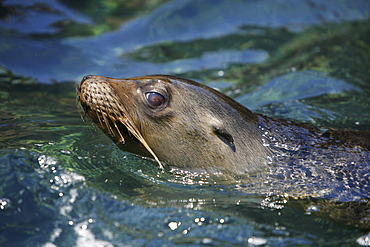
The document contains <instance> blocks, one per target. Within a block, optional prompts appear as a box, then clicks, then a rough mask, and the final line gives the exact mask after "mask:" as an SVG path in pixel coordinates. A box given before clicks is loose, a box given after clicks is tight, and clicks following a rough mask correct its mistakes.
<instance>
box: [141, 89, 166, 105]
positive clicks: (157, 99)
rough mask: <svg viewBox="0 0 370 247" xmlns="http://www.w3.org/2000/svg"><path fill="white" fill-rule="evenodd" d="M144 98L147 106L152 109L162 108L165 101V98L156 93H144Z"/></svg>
mask: <svg viewBox="0 0 370 247" xmlns="http://www.w3.org/2000/svg"><path fill="white" fill-rule="evenodd" d="M145 97H146V100H147V101H148V103H149V105H150V106H151V107H153V108H158V107H160V106H162V105H163V104H164V103H165V101H166V99H165V97H164V96H163V95H162V94H160V93H157V92H149V93H146V94H145Z"/></svg>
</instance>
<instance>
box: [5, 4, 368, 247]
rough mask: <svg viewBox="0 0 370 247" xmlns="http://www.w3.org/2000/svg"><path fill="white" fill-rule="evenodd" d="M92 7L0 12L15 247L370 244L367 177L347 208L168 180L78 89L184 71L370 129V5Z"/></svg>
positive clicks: (234, 185)
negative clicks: (122, 143) (82, 108)
mask: <svg viewBox="0 0 370 247" xmlns="http://www.w3.org/2000/svg"><path fill="white" fill-rule="evenodd" d="M79 3H80V4H77V3H74V2H73V1H50V0H49V1H27V3H24V1H3V3H2V4H1V10H2V11H1V13H2V14H1V21H0V29H1V32H2V35H1V37H0V44H1V46H0V47H1V49H0V64H1V71H0V105H1V107H0V113H1V114H0V116H1V117H0V128H1V133H2V134H1V136H0V139H1V142H0V147H1V150H0V152H1V155H0V166H1V168H0V171H1V172H0V181H1V182H2V183H1V185H0V245H1V246H175V245H176V246H199V245H206V246H232V245H240V246H246V245H251V246H253V245H257V246H356V245H357V246H358V245H359V244H361V245H366V244H367V245H369V240H367V239H368V238H369V235H367V234H369V221H368V218H367V220H366V212H367V215H368V212H369V211H367V210H369V201H368V200H369V198H368V197H366V195H367V194H368V193H369V191H368V190H366V188H368V187H366V186H368V184H367V183H366V180H365V181H364V180H362V183H364V184H362V185H360V186H359V188H362V189H363V190H362V192H361V191H360V192H359V193H358V194H357V196H358V197H356V198H357V199H356V198H355V199H352V200H353V201H345V202H343V203H338V201H336V200H333V199H330V198H325V197H324V198H321V199H318V198H312V197H305V198H300V197H299V198H293V197H289V196H286V195H282V194H279V193H267V192H266V191H264V192H263V193H262V192H261V191H262V190H260V188H259V187H254V186H253V184H252V185H251V184H248V183H247V182H246V181H243V180H235V181H232V182H230V181H222V180H219V179H217V178H214V177H207V176H198V177H194V176H193V174H181V173H164V174H163V173H161V172H160V171H159V170H158V169H157V168H156V167H155V164H153V163H151V162H149V161H145V160H142V159H139V158H136V157H133V156H131V155H128V154H126V153H123V152H121V151H120V150H118V149H117V148H116V147H115V146H114V144H112V143H111V141H110V140H108V139H107V138H106V137H105V136H104V135H103V134H102V133H101V132H100V131H99V130H97V129H95V128H94V127H93V125H92V124H91V123H84V122H83V120H82V119H81V117H80V114H79V112H78V110H77V107H76V94H75V85H76V83H77V82H79V80H81V78H82V76H83V75H86V74H99V75H105V76H112V77H129V76H136V75H145V74H151V73H170V74H175V75H179V76H183V77H186V78H191V79H195V80H198V81H201V82H203V83H206V84H208V85H210V86H213V87H216V88H219V89H220V90H221V91H223V92H224V93H226V94H228V95H230V96H232V97H234V98H236V99H237V100H239V101H240V102H242V103H243V104H245V105H246V106H248V107H250V108H253V109H254V110H255V111H258V112H261V113H264V114H267V115H270V116H276V117H282V118H288V119H292V120H299V121H304V122H308V123H311V124H314V125H316V126H317V127H321V128H326V127H335V128H352V129H362V130H369V129H370V128H369V126H370V97H369V94H370V87H369V80H368V78H369V71H368V65H369V64H370V52H369V43H370V40H369V37H370V35H369V27H370V24H369V13H370V3H369V2H368V1H325V2H324V3H323V2H322V1H303V0H301V1H285V2H281V1H267V0H266V1H146V2H145V4H144V5H143V3H142V2H140V1H138V2H135V1H132V2H130V4H128V3H127V4H126V3H119V4H118V3H115V2H114V1H79ZM297 78H298V79H297ZM295 81H296V83H294V82H295ZM293 89H294V90H293ZM355 171H356V170H355ZM362 171H363V174H362V177H363V178H366V176H368V173H366V172H368V171H369V170H368V167H363V169H362ZM355 182H356V181H355ZM309 185H310V184H308V183H307V184H303V185H302V186H303V188H305V187H306V188H307V186H308V188H309ZM301 192H302V191H301ZM351 213H352V215H351ZM360 213H364V215H361V214H360ZM361 216H363V217H365V222H362V223H359V222H358V221H356V220H353V219H356V218H358V217H360V218H361ZM367 217H368V216H367ZM366 237H367V238H366Z"/></svg>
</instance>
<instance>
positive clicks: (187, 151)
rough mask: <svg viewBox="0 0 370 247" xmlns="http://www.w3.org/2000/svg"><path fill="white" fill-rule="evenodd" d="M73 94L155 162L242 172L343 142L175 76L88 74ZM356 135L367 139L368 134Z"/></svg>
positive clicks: (126, 146) (120, 139)
mask: <svg viewBox="0 0 370 247" xmlns="http://www.w3.org/2000/svg"><path fill="white" fill-rule="evenodd" d="M78 99H79V102H80V104H81V106H82V108H83V109H84V111H85V112H86V113H87V115H88V116H89V117H90V118H91V119H92V120H93V121H94V122H95V123H96V124H97V125H98V126H99V127H100V128H101V129H102V130H103V131H104V133H105V134H107V135H108V136H109V137H110V138H111V139H112V140H113V141H114V142H115V143H116V144H117V145H118V146H119V147H120V148H121V149H122V150H124V151H127V152H130V153H133V154H136V155H139V156H142V157H146V158H151V159H155V160H156V161H157V163H158V164H159V166H160V167H162V166H163V164H166V165H168V166H170V167H176V168H180V169H190V170H196V171H206V172H210V173H225V172H231V173H234V174H246V173H254V172H260V171H263V170H264V169H267V168H268V167H269V163H271V162H272V160H273V159H275V160H280V161H281V162H285V161H282V157H295V158H296V159H298V160H299V159H306V158H305V157H307V155H306V154H307V153H309V152H310V151H311V149H312V152H316V153H317V155H321V154H322V151H321V150H322V149H327V148H329V147H330V146H332V144H333V143H334V145H336V146H341V145H344V146H345V145H347V144H348V143H347V142H343V141H339V142H338V141H337V140H333V138H330V136H331V135H332V133H331V132H330V131H328V132H326V133H325V134H323V133H322V132H321V131H320V130H318V129H315V128H313V127H310V126H306V125H303V124H293V123H291V122H287V121H283V120H281V121H280V120H276V119H272V118H268V117H266V116H262V115H259V114H255V113H253V112H251V111H250V110H248V109H247V108H245V107H244V106H242V105H240V104H239V103H237V102H236V101H234V100H233V99H231V98H229V97H228V96H226V95H224V94H222V93H220V92H219V91H217V90H215V89H212V88H209V87H207V86H205V85H203V84H200V83H197V82H195V81H192V80H187V79H183V78H180V77H176V76H168V75H150V76H140V77H133V78H129V79H114V78H108V77H102V76H92V75H89V76H85V77H84V78H83V79H82V81H81V83H80V84H79V85H78ZM353 132H355V131H351V133H353ZM355 135H356V136H360V139H361V140H362V141H363V140H368V139H370V138H367V137H369V136H370V135H369V134H368V133H367V137H366V136H364V135H363V134H362V133H361V134H356V133H355ZM336 136H338V135H336ZM365 142H366V141H365ZM367 142H368V141H367ZM344 146H343V147H341V148H347V147H344ZM352 146H354V147H356V143H355V144H354V145H352ZM310 148H311V149H310ZM313 148H314V149H313ZM350 148H352V147H350ZM336 150H337V149H335V150H334V151H331V153H333V152H336ZM346 150H347V151H346V152H349V153H351V152H352V151H351V150H352V149H348V148H347V149H346ZM348 150H349V151H348ZM353 152H358V151H353ZM304 155H306V156H304ZM323 155H325V154H323ZM333 162H335V161H333ZM318 169H321V167H319V168H318Z"/></svg>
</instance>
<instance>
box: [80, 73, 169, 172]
mask: <svg viewBox="0 0 370 247" xmlns="http://www.w3.org/2000/svg"><path fill="white" fill-rule="evenodd" d="M109 80H114V79H111V78H106V77H101V76H85V77H84V78H83V79H82V81H81V82H80V84H79V85H78V89H77V90H78V101H79V104H80V105H81V107H82V109H83V110H84V112H85V113H86V114H87V115H88V116H89V117H90V118H91V119H92V120H93V122H94V123H95V124H96V125H97V126H98V127H99V128H100V129H102V130H103V132H104V133H105V134H106V135H108V136H109V137H110V138H111V139H113V140H114V141H115V142H116V144H117V145H130V144H127V143H126V142H127V140H130V141H132V138H133V137H134V138H136V140H138V141H139V142H140V143H141V144H142V145H143V146H144V147H145V149H146V151H147V152H149V153H150V155H151V156H152V157H153V158H154V160H155V161H156V162H157V163H158V165H159V167H160V168H161V169H162V170H163V169H164V167H163V165H162V163H161V162H160V161H159V159H158V157H157V156H156V154H155V153H154V152H153V150H152V149H151V148H150V146H149V145H148V143H147V142H146V140H145V139H144V137H143V135H142V134H141V131H140V129H139V128H138V127H137V126H136V125H135V124H134V121H132V119H131V118H130V114H129V113H128V110H127V108H126V106H125V104H124V101H123V100H122V99H120V97H119V96H118V95H117V93H116V92H115V91H114V88H113V87H112V86H111V85H110V83H109ZM133 148H134V147H133ZM135 151H136V152H134V153H135V154H137V153H140V151H137V150H135ZM144 156H147V155H144Z"/></svg>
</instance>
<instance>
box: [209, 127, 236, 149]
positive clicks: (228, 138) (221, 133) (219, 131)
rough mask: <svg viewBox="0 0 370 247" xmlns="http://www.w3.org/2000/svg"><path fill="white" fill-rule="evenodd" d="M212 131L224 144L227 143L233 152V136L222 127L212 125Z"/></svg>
mask: <svg viewBox="0 0 370 247" xmlns="http://www.w3.org/2000/svg"><path fill="white" fill-rule="evenodd" d="M213 132H214V133H215V134H216V135H217V136H218V138H220V140H221V141H223V142H224V143H225V144H226V145H228V146H229V147H230V148H231V150H233V152H235V151H236V148H235V144H234V138H233V136H232V135H231V134H230V133H229V132H228V131H227V130H226V129H224V128H223V127H216V126H214V127H213Z"/></svg>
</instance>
